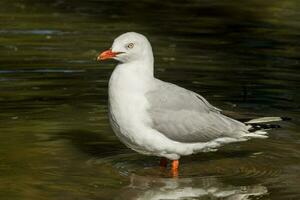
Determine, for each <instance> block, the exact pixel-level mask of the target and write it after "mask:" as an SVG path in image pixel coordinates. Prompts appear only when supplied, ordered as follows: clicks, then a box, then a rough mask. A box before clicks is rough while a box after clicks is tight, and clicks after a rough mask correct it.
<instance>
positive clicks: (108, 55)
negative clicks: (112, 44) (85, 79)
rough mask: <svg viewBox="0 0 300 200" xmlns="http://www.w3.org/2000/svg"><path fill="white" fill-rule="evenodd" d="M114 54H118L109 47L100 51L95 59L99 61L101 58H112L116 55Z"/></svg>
mask: <svg viewBox="0 0 300 200" xmlns="http://www.w3.org/2000/svg"><path fill="white" fill-rule="evenodd" d="M116 55H118V52H113V51H112V50H111V49H109V50H107V51H103V52H102V53H100V54H99V56H98V57H97V60H98V61H101V60H107V59H112V58H114V57H116Z"/></svg>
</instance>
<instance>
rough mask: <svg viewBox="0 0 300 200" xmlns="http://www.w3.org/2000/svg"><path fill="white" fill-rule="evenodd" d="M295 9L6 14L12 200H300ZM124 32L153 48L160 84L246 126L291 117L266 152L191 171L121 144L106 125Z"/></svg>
mask: <svg viewBox="0 0 300 200" xmlns="http://www.w3.org/2000/svg"><path fill="white" fill-rule="evenodd" d="M299 13H300V3H299V2H298V1H271V0H270V1H264V2H261V1H258V0H257V1H248V3H245V2H243V3H242V2H241V3H237V2H236V1H212V0H209V1H206V0H203V1H192V0H189V1H186V2H185V3H182V1H173V2H172V3H167V2H161V1H148V0H142V1H138V2H135V1H125V0H124V1H121V0H118V1H96V0H88V1H79V0H69V1H67V0H55V1H34V0H10V1H8V0H2V1H1V2H0V25H1V26H0V52H1V53H0V83H1V84H0V90H1V93H0V106H1V112H0V138H1V139H0V198H1V199H39V200H42V199H300V126H299V119H298V117H299V111H300V108H299V100H300V99H299V92H300V90H299V89H300V88H299V87H300V84H299V83H300V81H299V80H300V77H299V58H300V55H299V50H300V49H299V45H300V42H299V41H300V40H299V39H300V21H299V19H300V18H299V17H300V14H299ZM126 31H136V32H140V33H143V34H145V35H147V36H148V37H149V40H150V41H151V43H152V45H153V49H154V54H155V58H156V76H157V77H159V78H161V79H164V80H167V81H170V82H173V83H176V84H179V85H181V86H184V87H186V88H189V89H191V90H194V91H195V92H198V93H200V94H202V95H203V96H205V97H206V98H207V99H208V100H209V101H210V102H211V103H213V104H214V105H216V106H218V107H220V108H222V109H224V110H226V111H232V113H231V114H233V116H236V117H242V118H244V117H259V116H287V117H291V118H292V119H293V120H292V121H287V122H282V123H280V125H281V126H282V128H281V129H277V130H272V131H270V138H269V139H266V140H258V139H255V140H252V141H248V142H244V143H238V144H230V145H227V146H225V147H223V148H221V149H220V150H219V151H218V152H214V153H206V154H198V155H194V156H189V157H185V158H183V159H182V160H181V166H180V167H181V168H180V172H179V173H180V175H179V177H178V178H176V179H173V178H170V175H169V173H168V171H161V170H160V169H159V167H158V158H155V157H147V156H143V155H139V154H137V153H135V152H133V151H131V150H129V149H127V148H126V147H125V146H124V145H123V144H121V143H120V142H119V141H118V139H117V138H116V137H115V136H114V134H113V132H112V130H111V129H110V126H109V124H108V119H107V81H108V79H109V76H110V74H111V72H112V70H113V67H114V65H115V64H116V63H115V62H105V63H97V62H96V61H95V57H96V55H97V53H98V52H100V51H102V50H105V49H107V48H109V47H110V45H111V42H112V40H113V38H115V37H116V36H118V35H119V34H121V33H123V32H126Z"/></svg>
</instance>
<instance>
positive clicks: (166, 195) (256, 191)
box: [118, 174, 268, 200]
mask: <svg viewBox="0 0 300 200" xmlns="http://www.w3.org/2000/svg"><path fill="white" fill-rule="evenodd" d="M267 192H268V190H267V188H266V187H264V186H262V185H252V186H232V185H226V184H224V183H222V182H221V181H220V180H219V179H218V178H214V177H205V178H153V177H142V176H138V175H135V174H133V175H131V177H130V184H129V185H128V186H127V187H125V188H124V190H123V191H122V192H121V193H120V194H121V196H120V197H119V198H118V199H136V200H140V199H141V200H158V199H195V198H197V199H227V200H246V199H250V198H251V197H256V198H257V197H260V196H263V195H266V194H267Z"/></svg>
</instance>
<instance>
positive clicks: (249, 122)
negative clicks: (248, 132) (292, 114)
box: [245, 117, 282, 124]
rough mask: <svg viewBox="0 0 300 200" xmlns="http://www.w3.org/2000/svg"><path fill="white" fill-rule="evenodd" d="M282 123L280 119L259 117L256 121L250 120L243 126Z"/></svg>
mask: <svg viewBox="0 0 300 200" xmlns="http://www.w3.org/2000/svg"><path fill="white" fill-rule="evenodd" d="M278 121H282V118H281V117H261V118H256V119H251V120H249V121H247V122H245V124H259V123H268V122H278Z"/></svg>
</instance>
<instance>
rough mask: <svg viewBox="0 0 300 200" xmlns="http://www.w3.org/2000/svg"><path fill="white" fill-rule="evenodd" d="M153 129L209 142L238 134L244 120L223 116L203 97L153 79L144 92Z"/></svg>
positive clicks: (242, 130)
mask: <svg viewBox="0 0 300 200" xmlns="http://www.w3.org/2000/svg"><path fill="white" fill-rule="evenodd" d="M146 97H147V100H148V102H149V103H150V108H149V110H148V112H149V114H150V116H151V119H152V128H154V129H156V130H158V131H160V132H161V133H163V134H164V135H165V136H167V137H168V138H170V139H172V140H174V141H178V142H186V143H193V142H208V141H211V140H213V139H216V138H220V137H232V138H238V137H241V134H242V135H243V134H245V133H246V132H247V129H248V128H247V126H246V125H244V124H243V123H241V122H239V121H236V120H234V119H231V118H229V117H226V116H224V115H222V114H221V113H220V111H221V110H220V109H218V108H216V107H214V106H212V105H211V104H209V103H208V102H207V101H206V100H205V99H204V98H203V97H202V96H200V95H198V94H196V93H194V92H192V91H189V90H186V89H184V88H181V87H179V86H177V85H174V84H171V83H167V82H163V81H160V80H156V85H155V87H154V89H153V90H152V91H150V92H148V93H147V94H146Z"/></svg>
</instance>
